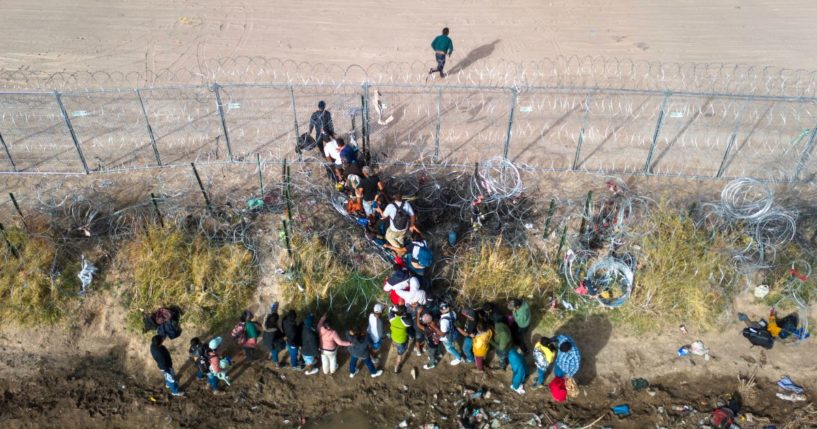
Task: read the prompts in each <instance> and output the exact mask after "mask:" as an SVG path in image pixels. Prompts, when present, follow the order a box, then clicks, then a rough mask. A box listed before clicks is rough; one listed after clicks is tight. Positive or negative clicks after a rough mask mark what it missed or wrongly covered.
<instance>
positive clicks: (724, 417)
mask: <svg viewBox="0 0 817 429" xmlns="http://www.w3.org/2000/svg"><path fill="white" fill-rule="evenodd" d="M710 420H711V421H712V425H714V426H715V427H716V428H717V429H728V428H729V427H730V426H732V425H733V424H734V423H735V414H734V413H733V412H732V410H730V409H729V408H726V407H722V408H718V409H716V410H715V411H712V418H711V419H710Z"/></svg>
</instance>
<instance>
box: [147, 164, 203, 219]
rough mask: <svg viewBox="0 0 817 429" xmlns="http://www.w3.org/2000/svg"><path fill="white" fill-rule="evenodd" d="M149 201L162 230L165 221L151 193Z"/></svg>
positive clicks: (154, 196)
mask: <svg viewBox="0 0 817 429" xmlns="http://www.w3.org/2000/svg"><path fill="white" fill-rule="evenodd" d="M193 171H195V167H193ZM196 177H198V175H196ZM199 183H201V182H199ZM150 201H151V202H152V203H153V209H154V210H156V217H157V218H158V219H159V226H161V227H162V228H164V227H165V221H164V220H163V219H162V212H161V211H159V203H157V202H156V195H153V192H151V193H150Z"/></svg>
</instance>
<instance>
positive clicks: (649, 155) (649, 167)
mask: <svg viewBox="0 0 817 429" xmlns="http://www.w3.org/2000/svg"><path fill="white" fill-rule="evenodd" d="M670 95H672V92H670V91H666V92H664V100H663V101H661V110H659V111H658V120H657V121H655V131H654V132H653V134H652V143H651V144H650V150H649V152H647V161H646V162H644V174H648V175H649V174H652V165H651V164H652V156H653V153H654V152H655V145H656V144H657V143H658V136H659V134H661V124H662V123H663V122H664V112H665V111H666V109H667V100H669V97H670Z"/></svg>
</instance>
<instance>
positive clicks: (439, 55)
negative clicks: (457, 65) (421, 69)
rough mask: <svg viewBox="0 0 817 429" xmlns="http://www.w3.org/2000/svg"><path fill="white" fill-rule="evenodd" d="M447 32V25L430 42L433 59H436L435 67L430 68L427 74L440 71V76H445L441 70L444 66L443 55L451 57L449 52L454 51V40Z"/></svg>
mask: <svg viewBox="0 0 817 429" xmlns="http://www.w3.org/2000/svg"><path fill="white" fill-rule="evenodd" d="M448 33H449V30H448V27H445V28H443V34H440V35H439V36H437V37H435V38H434V40H433V41H432V42H431V49H434V59H436V60H437V68H436V69H434V68H433V69H430V70H429V71H428V74H429V76H430V75H432V74H434V73H437V72H440V77H445V76H446V74H445V72H444V71H443V69H444V68H445V57H446V55H447V56H448V57H449V58H451V54H452V53H454V42H452V41H451V38H450V37H448Z"/></svg>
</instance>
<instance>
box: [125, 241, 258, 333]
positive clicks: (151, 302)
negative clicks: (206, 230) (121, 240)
mask: <svg viewBox="0 0 817 429" xmlns="http://www.w3.org/2000/svg"><path fill="white" fill-rule="evenodd" d="M118 258H119V260H118V265H120V266H122V267H123V272H124V274H125V279H124V280H125V282H126V285H127V286H125V290H124V292H123V297H124V299H123V302H124V303H125V305H126V306H127V308H128V309H129V314H128V326H129V327H130V328H131V329H134V330H139V329H140V327H141V324H142V317H141V316H142V314H143V313H144V312H146V311H153V310H155V309H156V308H158V307H160V306H169V305H177V306H179V307H181V309H182V310H183V312H184V314H183V316H182V324H183V325H184V324H190V325H193V326H197V327H201V328H208V329H214V328H216V327H219V326H221V325H223V324H224V323H226V322H228V321H231V320H234V319H236V318H237V317H238V315H239V314H240V312H241V310H242V309H244V308H245V306H246V305H247V303H248V300H249V298H250V297H251V296H252V293H253V290H254V288H255V284H256V271H255V267H254V266H253V264H252V254H251V253H250V252H249V251H248V250H247V249H245V248H244V247H243V246H241V245H240V244H227V245H221V246H219V245H216V244H213V243H212V242H209V241H207V240H206V239H205V238H204V237H202V236H200V235H190V234H188V233H186V232H184V231H181V230H179V229H176V228H174V227H166V228H160V227H158V226H152V227H150V228H149V229H148V230H147V231H146V233H145V234H140V235H138V236H135V237H134V239H133V240H132V241H130V242H128V243H126V244H125V246H124V247H123V249H122V251H121V252H120V253H119V255H118Z"/></svg>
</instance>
